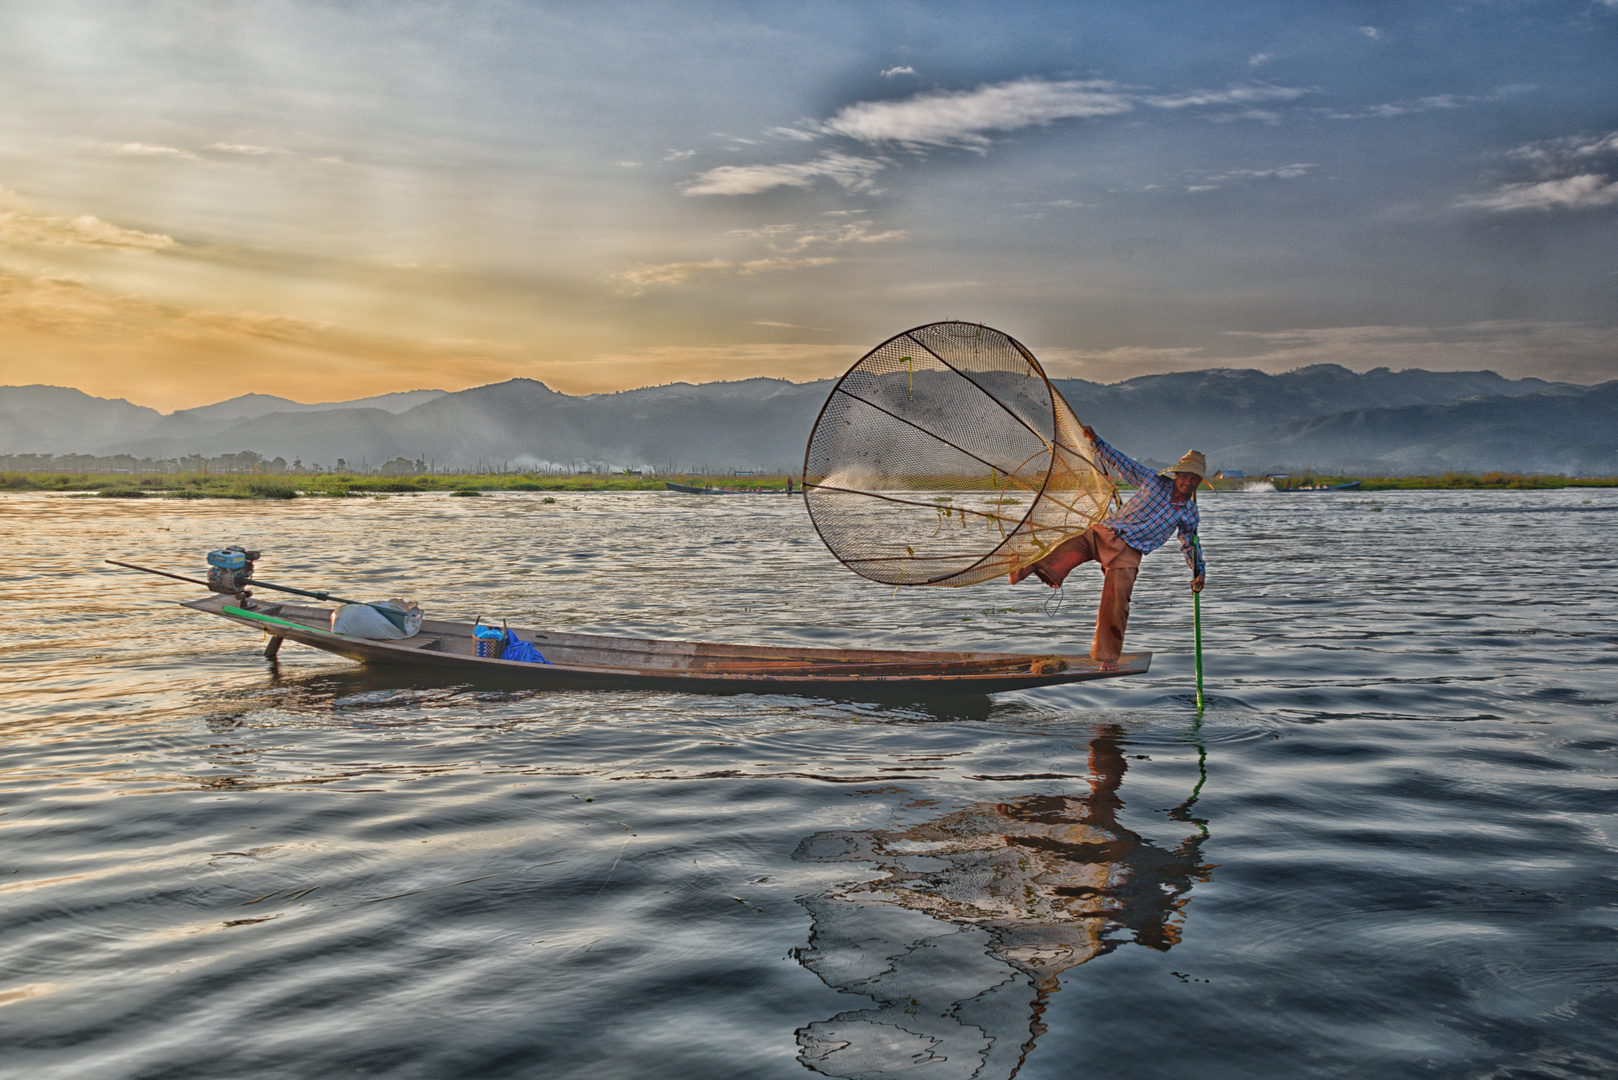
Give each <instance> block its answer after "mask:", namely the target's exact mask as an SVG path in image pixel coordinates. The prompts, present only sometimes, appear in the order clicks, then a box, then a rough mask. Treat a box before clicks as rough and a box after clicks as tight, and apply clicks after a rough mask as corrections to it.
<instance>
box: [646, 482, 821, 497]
mask: <svg viewBox="0 0 1618 1080" xmlns="http://www.w3.org/2000/svg"><path fill="white" fill-rule="evenodd" d="M663 486H664V487H666V488H668V489H669V490H670V491H683V492H685V493H686V494H687V495H780V494H783V493H784V494H787V495H790V494H792V492H790V491H787V489H786V488H727V487H698V486H697V485H695V484H682V483H679V482H678V481H675V480H665V481H663Z"/></svg>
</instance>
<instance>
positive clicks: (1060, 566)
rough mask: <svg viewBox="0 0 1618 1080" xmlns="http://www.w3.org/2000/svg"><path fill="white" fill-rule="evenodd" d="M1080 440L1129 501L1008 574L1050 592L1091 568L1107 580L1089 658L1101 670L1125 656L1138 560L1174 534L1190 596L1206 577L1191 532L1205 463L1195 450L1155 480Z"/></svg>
mask: <svg viewBox="0 0 1618 1080" xmlns="http://www.w3.org/2000/svg"><path fill="white" fill-rule="evenodd" d="M1084 435H1085V438H1087V439H1089V440H1090V441H1091V442H1092V443H1094V444H1095V448H1096V462H1097V464H1100V465H1102V466H1103V467H1104V468H1105V469H1106V471H1107V472H1108V473H1110V474H1111V475H1112V476H1113V478H1114V479H1117V480H1122V481H1124V482H1126V483H1131V484H1134V485H1135V489H1136V490H1135V494H1134V495H1133V496H1131V497H1130V499H1129V501H1128V502H1127V503H1125V504H1124V507H1123V509H1122V510H1121V511H1119V512H1118V513H1116V514H1113V515H1111V516H1110V517H1108V518H1107V519H1106V520H1105V521H1103V522H1101V523H1100V524H1099V525H1094V526H1092V527H1091V528H1089V529H1087V530H1085V531H1084V532H1083V533H1081V534H1080V535H1078V536H1075V537H1073V538H1072V539H1070V540H1065V541H1063V542H1062V543H1060V544H1058V545H1056V547H1055V548H1053V549H1052V550H1051V553H1050V554H1049V555H1047V556H1045V557H1044V558H1043V559H1041V560H1039V561H1038V562H1036V563H1034V564H1032V565H1030V566H1025V567H1023V568H1022V569H1020V570H1014V571H1012V573H1011V583H1012V584H1013V585H1015V584H1016V583H1017V582H1019V581H1021V580H1023V579H1024V578H1026V577H1028V576H1029V575H1033V576H1035V577H1037V578H1039V580H1041V581H1043V582H1044V583H1045V584H1047V585H1049V586H1050V587H1051V588H1053V589H1054V588H1057V587H1058V586H1060V585H1061V584H1062V582H1063V581H1065V580H1067V575H1068V574H1069V573H1071V572H1072V570H1073V568H1074V567H1075V566H1078V565H1080V564H1081V563H1087V562H1092V561H1094V562H1097V563H1100V564H1101V569H1102V572H1103V573H1104V574H1105V575H1106V576H1105V578H1104V580H1103V583H1102V586H1101V606H1100V608H1099V609H1098V610H1097V612H1096V636H1095V641H1094V643H1093V644H1092V645H1091V646H1090V657H1091V659H1094V660H1100V661H1101V662H1102V665H1103V666H1104V667H1105V666H1109V665H1112V664H1115V663H1116V662H1117V660H1118V657H1119V654H1121V653H1122V652H1123V648H1124V630H1125V628H1126V627H1127V626H1128V625H1129V597H1130V595H1131V594H1132V593H1133V592H1134V591H1135V576H1136V575H1137V574H1138V573H1140V560H1141V557H1142V556H1144V555H1147V554H1150V553H1151V552H1153V551H1155V550H1157V549H1158V548H1159V547H1161V546H1162V545H1163V542H1164V541H1165V540H1167V539H1168V538H1169V534H1170V533H1171V532H1174V531H1175V530H1176V529H1177V530H1179V533H1180V549H1181V550H1182V551H1183V552H1184V553H1185V561H1186V564H1187V565H1188V566H1190V567H1191V568H1192V571H1193V572H1194V573H1195V575H1196V576H1195V577H1194V578H1192V581H1191V591H1192V592H1201V591H1202V586H1203V582H1204V576H1205V568H1204V566H1203V563H1202V553H1201V552H1200V551H1198V550H1197V548H1196V546H1195V545H1193V544H1192V543H1191V536H1192V534H1193V533H1195V532H1196V531H1197V521H1198V517H1197V485H1198V484H1200V483H1202V480H1203V477H1205V476H1207V475H1208V462H1207V459H1206V458H1204V457H1203V455H1202V452H1201V451H1200V450H1191V451H1188V452H1187V453H1186V455H1185V456H1184V457H1183V458H1181V459H1180V460H1179V461H1178V462H1177V463H1176V464H1175V465H1173V466H1172V467H1171V468H1167V469H1164V470H1163V471H1162V472H1161V473H1158V472H1154V471H1152V470H1151V469H1149V468H1147V467H1146V466H1145V465H1142V464H1141V463H1140V462H1138V461H1136V460H1135V459H1134V458H1130V457H1126V456H1124V455H1123V454H1121V453H1119V452H1118V451H1117V450H1115V449H1113V448H1112V447H1111V446H1109V445H1107V443H1105V442H1103V441H1102V440H1101V439H1100V437H1098V436H1097V435H1096V433H1095V430H1094V429H1093V428H1091V427H1088V426H1086V427H1085V428H1084Z"/></svg>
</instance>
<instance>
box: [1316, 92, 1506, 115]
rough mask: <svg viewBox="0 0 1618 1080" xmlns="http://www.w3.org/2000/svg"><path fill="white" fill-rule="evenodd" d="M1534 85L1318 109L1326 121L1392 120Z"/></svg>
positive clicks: (1500, 96)
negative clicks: (1342, 109) (1354, 108)
mask: <svg viewBox="0 0 1618 1080" xmlns="http://www.w3.org/2000/svg"><path fill="white" fill-rule="evenodd" d="M1533 89H1534V87H1533V86H1531V85H1528V84H1525V83H1514V84H1512V85H1510V86H1501V87H1497V88H1496V89H1495V90H1493V91H1492V92H1490V93H1487V94H1433V95H1430V96H1428V97H1424V98H1417V99H1415V100H1414V101H1392V102H1386V103H1384V104H1380V105H1368V106H1366V107H1365V108H1363V109H1360V110H1358V111H1349V112H1332V111H1331V110H1329V109H1322V110H1321V112H1322V113H1323V114H1324V115H1325V116H1326V118H1327V119H1329V120H1365V119H1370V118H1376V119H1380V120H1391V119H1393V118H1394V117H1396V116H1408V115H1410V114H1411V113H1424V112H1432V111H1433V110H1435V109H1463V108H1465V107H1466V106H1468V105H1475V104H1477V103H1478V102H1483V101H1500V100H1502V99H1504V98H1508V97H1514V96H1516V95H1517V94H1526V93H1528V92H1529V91H1530V90H1533Z"/></svg>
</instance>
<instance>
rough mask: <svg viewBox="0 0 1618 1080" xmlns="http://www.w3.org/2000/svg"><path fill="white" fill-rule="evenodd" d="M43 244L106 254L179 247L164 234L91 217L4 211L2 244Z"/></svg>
mask: <svg viewBox="0 0 1618 1080" xmlns="http://www.w3.org/2000/svg"><path fill="white" fill-rule="evenodd" d="M6 244H43V245H47V246H51V247H72V248H90V249H99V250H102V251H131V252H151V251H162V250H164V249H166V248H172V247H178V246H179V245H178V244H176V243H175V241H174V238H173V237H170V236H164V235H163V234H161V233H149V232H141V231H139V230H137V229H125V228H121V227H120V226H117V225H113V224H111V223H110V222H106V221H102V220H101V219H100V218H98V217H91V216H90V215H89V214H80V215H79V216H78V217H71V218H70V217H45V216H42V215H39V214H32V213H29V212H27V211H26V210H20V209H19V210H0V245H6Z"/></svg>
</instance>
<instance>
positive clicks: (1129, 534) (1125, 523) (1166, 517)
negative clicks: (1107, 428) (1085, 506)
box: [1096, 439, 1204, 575]
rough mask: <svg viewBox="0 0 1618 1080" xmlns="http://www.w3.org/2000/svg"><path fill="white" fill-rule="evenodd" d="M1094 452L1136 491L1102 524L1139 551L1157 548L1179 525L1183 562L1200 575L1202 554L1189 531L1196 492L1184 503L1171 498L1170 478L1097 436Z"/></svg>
mask: <svg viewBox="0 0 1618 1080" xmlns="http://www.w3.org/2000/svg"><path fill="white" fill-rule="evenodd" d="M1096 456H1097V457H1098V458H1100V460H1101V464H1102V465H1103V466H1104V467H1105V468H1106V470H1107V472H1108V473H1109V474H1110V475H1111V476H1112V477H1113V479H1115V480H1123V481H1126V482H1128V483H1131V484H1134V485H1135V494H1134V495H1132V496H1131V497H1130V499H1129V501H1128V502H1126V503H1125V504H1124V508H1123V509H1122V510H1121V511H1119V512H1118V513H1116V514H1113V515H1112V516H1111V517H1109V518H1108V519H1107V520H1106V521H1104V522H1102V524H1103V525H1105V526H1106V527H1107V528H1109V529H1111V530H1112V531H1113V532H1115V533H1117V534H1118V535H1119V536H1120V537H1122V538H1123V541H1124V543H1126V544H1128V545H1129V546H1130V547H1132V548H1134V549H1135V550H1136V551H1140V552H1149V551H1156V550H1157V549H1158V548H1160V547H1162V546H1163V541H1165V540H1167V539H1168V538H1169V533H1171V532H1173V531H1174V530H1175V529H1176V528H1178V529H1179V530H1180V550H1181V551H1183V552H1185V561H1186V565H1187V566H1190V567H1191V568H1192V569H1194V570H1195V571H1196V572H1197V574H1198V575H1201V574H1202V573H1203V569H1204V568H1203V565H1202V555H1201V553H1200V552H1199V551H1198V550H1197V549H1196V547H1195V546H1194V545H1193V544H1192V543H1191V534H1192V533H1194V532H1196V531H1197V520H1198V518H1197V500H1196V496H1194V495H1193V496H1192V497H1191V498H1189V499H1187V500H1186V501H1185V502H1183V503H1177V502H1174V501H1173V497H1174V481H1173V480H1170V479H1169V478H1168V477H1166V476H1159V475H1157V473H1155V472H1153V471H1152V470H1151V469H1148V468H1147V467H1146V466H1144V465H1142V464H1141V463H1140V462H1138V461H1136V460H1135V459H1133V458H1128V457H1125V456H1124V455H1122V454H1120V453H1119V452H1118V451H1116V450H1114V449H1113V448H1112V447H1111V446H1108V445H1107V444H1106V443H1104V442H1102V441H1101V440H1100V439H1097V440H1096Z"/></svg>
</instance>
